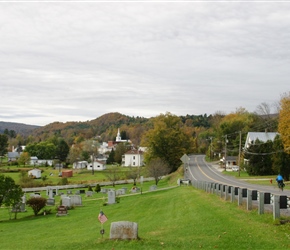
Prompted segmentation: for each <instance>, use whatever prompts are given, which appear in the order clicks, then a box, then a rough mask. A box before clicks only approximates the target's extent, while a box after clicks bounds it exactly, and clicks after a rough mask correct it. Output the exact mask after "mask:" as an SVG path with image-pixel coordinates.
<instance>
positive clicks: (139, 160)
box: [122, 149, 144, 167]
mask: <svg viewBox="0 0 290 250" xmlns="http://www.w3.org/2000/svg"><path fill="white" fill-rule="evenodd" d="M143 165H144V151H142V150H140V149H131V150H129V151H128V152H126V153H125V154H124V155H123V156H122V166H124V167H130V166H131V167H140V166H143Z"/></svg>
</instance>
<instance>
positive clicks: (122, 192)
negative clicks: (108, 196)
mask: <svg viewBox="0 0 290 250" xmlns="http://www.w3.org/2000/svg"><path fill="white" fill-rule="evenodd" d="M123 194H125V190H124V189H123V188H122V189H117V190H116V195H123Z"/></svg>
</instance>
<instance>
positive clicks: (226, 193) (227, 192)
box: [225, 186, 229, 200]
mask: <svg viewBox="0 0 290 250" xmlns="http://www.w3.org/2000/svg"><path fill="white" fill-rule="evenodd" d="M228 196H229V187H228V186H225V200H227V199H228Z"/></svg>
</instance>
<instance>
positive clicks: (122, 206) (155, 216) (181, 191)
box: [0, 180, 290, 250]
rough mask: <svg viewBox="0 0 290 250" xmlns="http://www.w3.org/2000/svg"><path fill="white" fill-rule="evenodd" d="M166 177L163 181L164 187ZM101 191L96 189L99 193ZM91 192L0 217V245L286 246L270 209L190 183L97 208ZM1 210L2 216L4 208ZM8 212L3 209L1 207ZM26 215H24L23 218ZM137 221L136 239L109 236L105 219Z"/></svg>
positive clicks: (287, 239)
mask: <svg viewBox="0 0 290 250" xmlns="http://www.w3.org/2000/svg"><path fill="white" fill-rule="evenodd" d="M164 183H166V180H164V181H163V185H164V186H166V185H165V184H164ZM99 195H100V194H99ZM102 204H103V201H102V199H101V197H97V196H96V194H95V195H94V197H93V198H86V199H83V206H82V207H77V208H75V209H72V210H69V215H68V216H65V217H56V216H55V214H49V215H46V216H43V215H42V216H36V217H34V216H32V212H31V211H30V208H28V209H29V211H28V212H27V213H22V214H21V217H22V218H21V217H19V218H20V219H18V220H10V221H9V220H6V221H1V222H0V231H1V232H0V238H1V249H14V250H15V249H70V250H71V249H72V250H73V249H108V250H111V249H115V250H121V249H126V250H128V249H134V250H135V249H138V250H139V249H140V250H142V249H153V250H155V249H157V250H158V249H172V250H173V249H174V250H175V249H197V248H204V249H213V248H219V249H288V248H289V247H290V233H289V232H290V231H289V229H290V224H285V225H279V226H278V225H275V224H274V222H273V216H272V214H264V215H258V214H257V211H251V212H249V211H245V210H243V208H241V207H238V206H237V204H236V203H230V202H228V201H224V200H222V199H220V198H219V197H218V196H216V195H213V194H208V193H205V192H203V191H200V190H196V189H194V188H193V187H186V186H183V187H177V188H173V189H168V190H162V191H157V192H149V193H143V194H142V195H141V194H139V195H133V196H126V197H121V200H120V203H117V204H114V205H108V206H104V207H102ZM100 207H102V209H103V211H104V213H105V214H106V215H107V217H108V219H109V220H108V221H107V222H106V223H105V224H104V229H105V235H104V237H103V238H102V236H101V234H100V229H101V225H100V223H99V222H98V219H97V216H98V213H99V210H100ZM1 210H2V211H0V214H1V218H3V216H4V214H3V213H4V210H6V209H1ZM6 215H7V212H6ZM23 216H25V217H23ZM116 221H133V222H137V223H138V227H139V237H140V240H134V241H117V240H110V239H109V235H110V223H111V222H116Z"/></svg>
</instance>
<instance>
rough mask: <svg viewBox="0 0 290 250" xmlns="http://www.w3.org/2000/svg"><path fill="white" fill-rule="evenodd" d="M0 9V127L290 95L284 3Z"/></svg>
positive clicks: (252, 104)
mask: <svg viewBox="0 0 290 250" xmlns="http://www.w3.org/2000/svg"><path fill="white" fill-rule="evenodd" d="M0 2H1V3H0V108H1V112H0V121H9V122H21V123H26V124H32V125H46V124H49V123H52V122H55V121H60V122H66V121H87V120H92V119H95V118H97V117H99V116H101V115H103V114H106V113H109V112H120V113H122V114H125V115H129V116H143V117H153V116H157V115H159V114H160V113H165V112H167V111H168V112H171V113H173V114H175V115H186V114H191V115H199V114H205V113H206V114H208V115H210V114H214V113H215V112H217V111H222V112H224V113H226V114H228V113H230V112H234V111H235V110H236V109H237V108H239V107H243V108H245V109H246V110H248V111H249V112H254V111H255V110H256V108H257V106H258V105H259V104H261V103H263V102H266V103H268V104H273V103H276V102H278V101H279V100H280V97H281V95H282V94H283V93H285V92H288V91H289V90H290V89H289V86H290V15H289V13H290V2H287V1H285V2H276V3H275V2H233V1H222V2H217V1H214V2H194V1H192V2H189V1H187V2H174V1H171V2H166V1H164V2H162V1H158V2H153V1H152V2H142V1H140V2H137V1H135V2H129V1H126V2H120V1H115V2H114V1H111V2H109V1H105V2H97V1H74V2H69V1H56V2H53V1H43V2H42V1H38V2H37V1H34V2H33V1H30V2H23V3H19V2H18V3H17V2H14V3H13V2H12V1H9V2H8V1H7V2H3V1H0Z"/></svg>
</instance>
